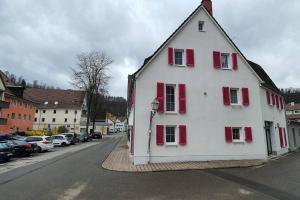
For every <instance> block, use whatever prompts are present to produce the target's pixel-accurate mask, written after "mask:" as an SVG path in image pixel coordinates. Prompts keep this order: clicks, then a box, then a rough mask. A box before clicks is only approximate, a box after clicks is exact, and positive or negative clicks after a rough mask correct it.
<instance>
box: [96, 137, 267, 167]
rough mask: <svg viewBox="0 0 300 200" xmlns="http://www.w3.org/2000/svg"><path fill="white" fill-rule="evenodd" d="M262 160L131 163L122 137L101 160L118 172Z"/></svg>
mask: <svg viewBox="0 0 300 200" xmlns="http://www.w3.org/2000/svg"><path fill="white" fill-rule="evenodd" d="M264 163H265V161H263V160H238V161H209V162H176V163H152V164H145V165H133V164H132V162H131V161H130V160H129V149H128V146H127V139H126V137H123V138H122V139H121V141H120V142H119V143H118V145H117V146H116V148H115V149H114V150H113V151H112V152H111V153H110V155H109V156H108V157H107V159H106V160H105V161H104V162H103V164H102V167H103V168H105V169H108V170H113V171H120V172H154V171H174V170H194V169H212V168H215V169H217V168H233V167H251V166H259V165H263V164H264Z"/></svg>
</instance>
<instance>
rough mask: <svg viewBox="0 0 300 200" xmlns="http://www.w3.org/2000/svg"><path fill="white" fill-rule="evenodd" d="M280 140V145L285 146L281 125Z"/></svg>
mask: <svg viewBox="0 0 300 200" xmlns="http://www.w3.org/2000/svg"><path fill="white" fill-rule="evenodd" d="M279 141H280V147H283V137H282V128H281V127H279Z"/></svg>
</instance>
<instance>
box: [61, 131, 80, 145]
mask: <svg viewBox="0 0 300 200" xmlns="http://www.w3.org/2000/svg"><path fill="white" fill-rule="evenodd" d="M63 135H65V136H66V137H67V138H68V139H69V140H70V141H71V144H72V145H73V144H75V143H76V142H78V139H77V136H76V134H75V133H63Z"/></svg>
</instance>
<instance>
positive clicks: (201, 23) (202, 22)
mask: <svg viewBox="0 0 300 200" xmlns="http://www.w3.org/2000/svg"><path fill="white" fill-rule="evenodd" d="M204 24H205V22H204V21H201V20H200V21H198V31H199V32H205V28H204ZM200 25H201V26H202V29H200Z"/></svg>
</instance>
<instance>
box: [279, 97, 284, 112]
mask: <svg viewBox="0 0 300 200" xmlns="http://www.w3.org/2000/svg"><path fill="white" fill-rule="evenodd" d="M279 102H280V110H282V109H283V98H282V97H279Z"/></svg>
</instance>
